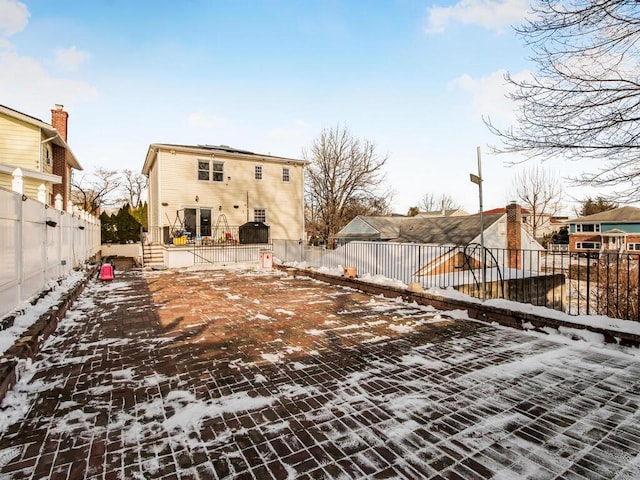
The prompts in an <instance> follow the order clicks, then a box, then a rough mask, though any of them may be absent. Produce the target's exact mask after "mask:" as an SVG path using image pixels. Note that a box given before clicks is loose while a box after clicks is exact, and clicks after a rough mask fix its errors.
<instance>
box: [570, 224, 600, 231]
mask: <svg viewBox="0 0 640 480" xmlns="http://www.w3.org/2000/svg"><path fill="white" fill-rule="evenodd" d="M599 231H600V224H599V223H578V224H576V232H599Z"/></svg>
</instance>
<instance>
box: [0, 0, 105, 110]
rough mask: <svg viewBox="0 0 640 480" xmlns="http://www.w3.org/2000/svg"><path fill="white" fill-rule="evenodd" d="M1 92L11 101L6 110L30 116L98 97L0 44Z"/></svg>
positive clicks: (86, 86)
mask: <svg viewBox="0 0 640 480" xmlns="http://www.w3.org/2000/svg"><path fill="white" fill-rule="evenodd" d="M0 1H1V0H0ZM3 49H4V50H3ZM0 92H2V94H3V98H5V99H11V105H8V106H10V107H14V108H17V109H19V110H21V111H24V112H25V113H29V114H32V115H33V114H35V113H36V112H41V111H42V109H43V108H47V107H49V106H53V105H54V104H56V103H62V104H64V105H65V106H71V105H73V104H74V102H76V101H79V100H89V101H92V100H95V99H97V97H98V93H97V91H96V89H95V88H94V87H92V86H91V85H89V84H87V83H85V82H82V81H79V80H69V79H64V78H56V77H54V76H52V75H50V74H49V73H48V72H47V71H46V70H45V69H44V67H43V66H42V65H41V64H40V63H39V62H38V61H37V60H35V59H34V58H31V57H23V56H20V55H18V54H17V53H16V52H15V51H14V49H13V48H12V47H11V45H7V44H0ZM43 106H44V107H43ZM43 119H44V118H43ZM44 120H45V121H46V119H44Z"/></svg>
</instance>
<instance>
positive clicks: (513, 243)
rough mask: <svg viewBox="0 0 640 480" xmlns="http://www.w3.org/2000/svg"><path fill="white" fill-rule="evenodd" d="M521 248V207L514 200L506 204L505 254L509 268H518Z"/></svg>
mask: <svg viewBox="0 0 640 480" xmlns="http://www.w3.org/2000/svg"><path fill="white" fill-rule="evenodd" d="M521 249H522V207H520V205H518V204H517V203H516V202H511V203H510V204H509V205H507V251H508V253H507V255H508V260H509V263H508V266H509V268H518V267H519V263H520V262H519V259H520V251H521Z"/></svg>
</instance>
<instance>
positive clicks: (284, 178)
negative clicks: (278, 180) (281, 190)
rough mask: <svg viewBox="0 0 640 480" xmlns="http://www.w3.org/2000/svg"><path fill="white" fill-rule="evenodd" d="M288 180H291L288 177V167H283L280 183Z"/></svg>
mask: <svg viewBox="0 0 640 480" xmlns="http://www.w3.org/2000/svg"><path fill="white" fill-rule="evenodd" d="M289 180H291V177H290V176H289V167H283V168H282V181H283V182H288V181H289Z"/></svg>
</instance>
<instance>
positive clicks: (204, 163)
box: [198, 160, 224, 182]
mask: <svg viewBox="0 0 640 480" xmlns="http://www.w3.org/2000/svg"><path fill="white" fill-rule="evenodd" d="M198 180H205V181H209V180H211V181H213V182H224V163H223V162H216V161H215V160H198Z"/></svg>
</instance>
